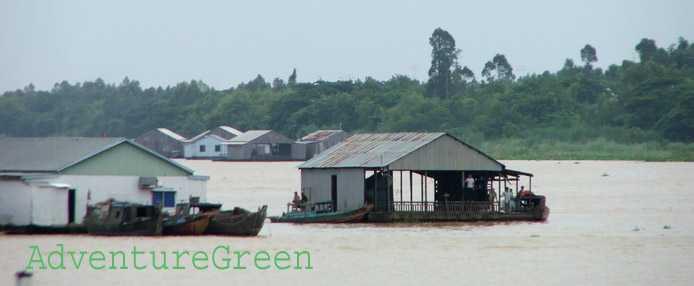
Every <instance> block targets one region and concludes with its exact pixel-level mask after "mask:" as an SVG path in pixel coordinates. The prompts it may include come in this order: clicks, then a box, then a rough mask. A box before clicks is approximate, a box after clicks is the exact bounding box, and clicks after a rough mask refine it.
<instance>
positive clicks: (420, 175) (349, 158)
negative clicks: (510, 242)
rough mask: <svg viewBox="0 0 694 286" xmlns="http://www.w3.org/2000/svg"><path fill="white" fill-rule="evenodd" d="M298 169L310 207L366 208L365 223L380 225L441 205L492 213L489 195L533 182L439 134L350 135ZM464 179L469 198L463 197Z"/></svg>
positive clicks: (337, 209) (488, 157) (473, 149)
mask: <svg viewBox="0 0 694 286" xmlns="http://www.w3.org/2000/svg"><path fill="white" fill-rule="evenodd" d="M299 169H300V170H301V187H302V191H303V192H304V193H305V194H306V195H307V196H308V197H309V198H310V199H311V201H314V202H317V201H332V202H333V205H334V207H333V210H334V211H342V210H354V209H358V208H361V207H362V206H363V205H364V204H365V203H371V204H374V205H375V206H374V211H373V212H372V214H370V215H369V217H378V215H379V214H381V216H380V218H381V219H384V220H388V218H392V217H394V215H393V213H396V212H398V213H402V212H407V213H410V214H411V213H412V212H413V211H415V210H420V211H423V210H431V211H434V210H437V209H441V206H442V204H443V203H444V202H446V203H452V204H455V205H456V206H458V207H459V208H460V209H463V208H466V207H469V208H471V209H475V208H478V207H479V206H480V205H481V206H483V207H484V208H493V207H494V206H493V205H491V206H490V205H488V204H489V202H488V198H489V195H488V194H489V192H490V191H492V190H493V189H494V190H495V191H496V192H498V191H501V190H502V185H503V188H505V187H507V185H511V184H513V183H514V182H516V184H517V182H518V177H519V176H520V175H525V176H528V177H531V176H532V174H529V173H523V172H519V171H513V170H508V169H506V167H505V166H504V165H503V164H502V163H500V162H499V161H497V160H495V159H494V158H491V157H490V156H488V155H487V154H485V153H483V152H481V151H479V150H477V149H476V148H474V147H472V146H470V145H468V144H466V143H465V142H463V141H461V140H459V139H457V138H455V137H453V136H451V135H449V134H447V133H443V132H435V133H414V132H405V133H369V134H355V135H352V136H351V137H349V138H347V139H346V140H345V141H343V142H342V143H339V144H337V145H335V146H333V147H332V148H330V149H328V150H327V151H325V152H323V153H320V154H318V155H316V156H315V157H314V158H313V159H311V160H308V161H306V162H305V163H303V164H301V165H299ZM468 177H470V178H471V179H472V181H470V184H471V185H470V192H464V191H465V190H466V188H467V187H466V186H464V184H466V179H467V178H468ZM473 182H474V186H473V185H472V184H473ZM496 197H497V198H499V197H501V196H496ZM496 203H497V205H496V209H497V210H498V201H497V202H496ZM447 206H448V205H447ZM384 213H385V214H386V215H383V214H384ZM444 217H445V216H444Z"/></svg>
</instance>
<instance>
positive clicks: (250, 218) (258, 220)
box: [205, 206, 267, 236]
mask: <svg viewBox="0 0 694 286" xmlns="http://www.w3.org/2000/svg"><path fill="white" fill-rule="evenodd" d="M266 216H267V206H262V207H260V208H258V211H257V212H249V211H247V210H244V209H241V208H236V209H234V210H233V211H222V212H218V213H216V214H215V215H214V216H213V217H212V218H211V219H210V223H209V225H208V226H207V229H206V230H205V233H206V234H215V235H234V236H256V235H258V233H260V230H261V229H262V228H263V225H264V224H265V217H266Z"/></svg>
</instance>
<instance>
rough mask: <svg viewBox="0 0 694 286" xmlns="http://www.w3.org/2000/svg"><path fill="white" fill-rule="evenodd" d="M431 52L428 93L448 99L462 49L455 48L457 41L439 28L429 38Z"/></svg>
mask: <svg viewBox="0 0 694 286" xmlns="http://www.w3.org/2000/svg"><path fill="white" fill-rule="evenodd" d="M429 44H430V45H431V47H432V50H431V68H429V82H428V83H427V93H428V94H429V95H436V96H438V97H440V98H444V99H448V96H449V94H451V92H450V85H451V82H452V80H453V71H454V70H455V69H456V68H460V67H459V66H458V55H459V54H460V49H457V48H456V47H455V39H453V36H451V34H449V33H448V32H447V31H445V30H443V29H441V28H437V29H436V30H434V33H433V34H432V35H431V38H429Z"/></svg>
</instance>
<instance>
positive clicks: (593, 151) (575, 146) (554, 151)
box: [475, 138, 694, 162]
mask: <svg viewBox="0 0 694 286" xmlns="http://www.w3.org/2000/svg"><path fill="white" fill-rule="evenodd" d="M475 147H477V148H478V149H480V150H481V151H483V152H485V153H487V155H489V156H491V157H493V158H499V159H500V160H630V161H661V162H665V161H688V162H690V161H694V144H693V143H689V144H687V143H681V142H676V143H670V142H655V141H651V142H645V143H637V144H623V143H617V142H615V141H612V140H607V139H604V138H597V139H592V140H588V141H586V142H578V143H575V142H562V141H556V140H546V141H533V140H531V139H500V140H494V141H486V142H483V143H481V144H480V145H479V146H475Z"/></svg>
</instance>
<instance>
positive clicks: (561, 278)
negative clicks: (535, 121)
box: [0, 161, 694, 285]
mask: <svg viewBox="0 0 694 286" xmlns="http://www.w3.org/2000/svg"><path fill="white" fill-rule="evenodd" d="M181 162H182V163H183V164H184V165H186V166H188V167H190V168H192V169H194V170H196V173H198V174H205V175H209V176H211V179H210V182H209V185H208V199H209V201H213V202H222V203H224V204H225V205H227V206H233V205H239V206H243V207H246V208H257V207H258V206H259V205H261V204H268V205H269V213H270V214H271V215H273V214H274V215H277V214H281V212H282V211H283V210H284V209H285V207H286V202H287V201H288V200H289V199H290V198H291V194H292V193H291V192H292V191H293V190H298V189H299V172H298V170H297V169H296V166H297V165H298V163H296V162H289V163H287V162H281V163H248V162H246V163H229V162H210V161H181ZM503 163H504V164H506V165H507V167H508V168H511V169H517V170H523V171H527V172H532V173H534V174H535V178H534V179H533V181H532V186H533V191H535V192H536V193H541V194H545V195H547V196H548V199H547V203H548V205H549V206H550V207H551V209H552V213H551V215H550V218H549V220H548V221H547V222H544V223H528V222H514V223H446V224H385V225H379V224H353V225H292V224H270V223H269V222H268V223H267V224H266V226H265V227H264V228H263V230H262V231H261V233H260V236H258V237H253V238H236V237H221V236H201V237H157V238H147V237H118V238H112V237H92V236H88V235H44V236H7V235H0V285H12V283H13V279H14V278H13V275H14V273H15V272H16V271H19V270H22V269H24V268H25V267H26V266H27V264H28V263H29V261H30V260H31V259H32V252H33V251H32V249H31V248H30V246H36V247H38V248H39V250H40V252H41V254H42V258H43V260H47V256H48V254H49V252H51V251H54V250H57V247H56V244H63V245H64V252H65V261H64V264H65V266H66V268H67V269H59V270H52V269H50V268H49V269H38V268H39V267H40V263H36V262H34V263H33V264H32V265H33V266H34V268H35V269H34V270H31V271H32V272H33V273H34V285H76V284H83V285H95V284H101V285H143V284H160V285H164V284H171V285H184V284H187V285H191V284H201V283H204V284H206V285H228V284H240V283H250V284H252V285H256V284H268V283H269V284H292V285H293V284H311V285H324V284H328V283H331V284H376V283H379V284H385V285H392V284H396V283H397V284H404V285H425V284H426V285H429V284H434V283H436V284H443V285H460V284H467V285H482V284H484V285H529V284H537V283H541V284H542V285H545V284H547V285H558V284H561V285H587V284H588V285H590V284H596V285H661V284H663V285H691V284H692V283H694V271H693V270H694V176H693V174H694V164H693V163H646V162H621V161H615V162H596V161H580V162H573V161H505V162H503ZM217 246H223V247H227V246H228V248H229V250H230V251H229V253H230V254H229V255H227V254H226V253H224V251H222V252H217V254H218V256H217V258H216V262H218V264H222V265H221V266H224V265H223V263H222V262H223V261H222V260H220V257H221V258H228V259H230V261H231V262H230V264H231V266H230V269H225V270H219V269H216V268H215V267H214V265H213V264H212V262H210V261H206V262H200V263H198V264H197V265H198V266H208V268H207V269H203V270H198V269H196V268H194V266H195V265H193V262H192V261H191V257H190V255H188V256H186V255H182V258H181V259H180V265H179V266H181V267H185V268H186V269H184V270H181V269H173V267H174V266H176V259H175V258H176V257H175V254H174V253H173V252H174V251H178V252H179V253H181V252H183V251H189V253H191V255H192V253H195V252H196V251H202V252H205V253H207V254H208V255H210V256H211V255H212V253H213V252H214V249H215V248H216V247H217ZM133 247H136V248H137V251H144V252H145V253H144V254H140V256H139V257H138V258H137V259H138V261H137V265H133V264H134V263H133V261H132V260H133V255H131V254H130V252H131V251H132V250H133ZM68 251H75V253H77V256H76V258H77V259H79V252H80V251H86V252H87V254H86V257H85V258H84V261H83V264H82V265H81V267H80V268H79V269H75V266H74V265H73V261H72V260H71V259H72V258H70V256H69V255H68V253H67V252H68ZM97 251H101V252H104V253H105V261H98V260H95V261H94V264H95V266H97V267H98V266H100V265H104V266H105V269H101V270H95V269H92V267H90V266H89V255H91V254H92V253H94V252H97ZM109 251H123V252H124V253H127V255H128V256H126V264H125V265H126V266H127V267H128V269H108V268H109V267H110V266H111V265H112V263H111V262H112V261H111V256H110V255H109V254H108V252H109ZM150 251H154V252H155V256H154V258H155V263H154V264H155V265H160V264H161V262H162V261H163V259H162V256H161V255H160V252H162V251H164V252H166V253H167V257H166V262H167V267H169V269H161V270H155V269H153V267H152V262H151V260H152V255H151V254H150V253H149V252H150ZM234 251H238V252H239V253H243V252H244V251H249V253H250V254H249V255H246V256H242V258H241V262H239V263H237V262H238V261H237V259H238V256H234V255H233V252H234ZM261 251H266V252H268V253H269V254H270V255H272V256H273V257H274V255H275V254H277V253H280V252H282V251H286V252H287V253H288V254H290V255H289V261H288V262H287V261H279V262H278V265H279V266H280V267H284V266H287V265H288V264H291V268H290V269H287V270H279V269H277V267H276V266H275V265H274V264H272V262H267V261H262V260H261V261H260V263H259V266H261V267H264V266H267V265H270V266H271V267H270V268H269V269H267V270H259V269H257V268H256V266H255V265H254V261H253V259H252V257H251V258H249V257H250V256H251V255H255V254H257V253H258V252H261ZM294 251H298V252H301V251H307V252H309V253H310V258H311V261H310V265H311V267H312V268H313V269H294V266H296V265H295V264H296V263H297V259H295V258H296V257H294ZM261 257H262V256H261ZM282 257H283V256H282ZM34 258H37V257H36V256H34ZM97 258H98V257H97ZM116 258H117V259H116V268H119V267H121V266H122V265H121V264H122V263H120V262H118V259H122V258H120V256H116ZM305 258H306V256H305V255H304V256H303V257H300V258H299V259H298V262H299V263H300V266H301V267H302V268H305V267H306V266H307V265H306V260H305ZM302 259H303V260H302ZM52 262H53V264H52V265H54V266H57V265H58V264H59V260H58V259H57V255H54V257H53V260H52ZM143 265H146V266H147V268H145V269H143V270H136V269H134V266H140V267H141V266H143ZM46 266H48V265H46ZM234 266H245V267H246V269H232V268H233V267H234Z"/></svg>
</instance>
